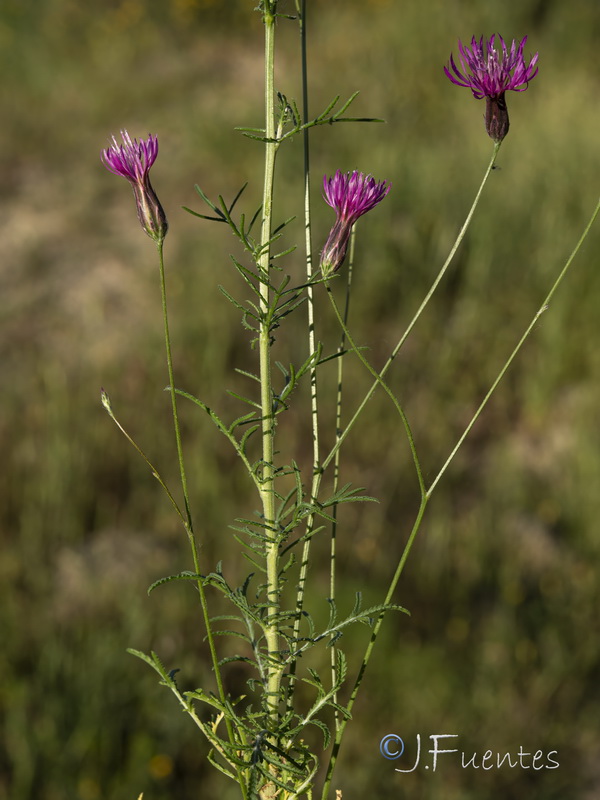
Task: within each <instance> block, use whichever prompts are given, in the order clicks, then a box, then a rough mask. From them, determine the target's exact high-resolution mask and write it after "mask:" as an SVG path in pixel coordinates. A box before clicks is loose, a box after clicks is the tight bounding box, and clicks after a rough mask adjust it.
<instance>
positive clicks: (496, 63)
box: [444, 34, 538, 142]
mask: <svg viewBox="0 0 600 800" xmlns="http://www.w3.org/2000/svg"><path fill="white" fill-rule="evenodd" d="M498 39H499V40H500V47H496V34H494V35H493V36H492V37H491V39H489V41H487V42H486V43H485V45H484V42H483V36H482V37H481V38H480V40H479V41H477V39H476V38H475V37H474V36H473V38H472V39H471V47H470V48H469V47H468V46H467V45H464V44H463V43H462V42H461V41H460V39H459V42H458V50H459V53H460V55H459V61H460V66H461V68H462V71H461V69H459V68H458V67H457V65H456V62H455V61H454V57H453V56H452V55H451V56H450V62H449V64H448V65H447V66H446V67H444V72H445V73H446V76H447V77H448V78H449V79H450V80H451V81H452V83H454V84H456V85H457V86H464V87H465V88H467V89H470V90H471V91H472V92H473V97H475V98H476V99H477V100H481V99H482V98H484V97H485V101H486V110H485V129H486V131H487V132H488V136H490V137H491V138H492V139H493V140H494V141H495V142H501V141H502V140H503V139H504V137H505V136H506V134H507V133H508V128H509V119H508V109H507V107H506V100H505V97H504V95H505V92H507V91H509V90H510V91H512V92H524V91H525V90H526V89H527V87H528V86H529V81H531V80H532V79H533V78H535V76H536V75H537V72H538V67H537V60H538V54H537V53H536V54H535V55H534V56H533V58H532V59H531V61H530V62H529V65H528V64H527V61H526V59H525V58H524V56H523V50H524V48H525V42H526V41H527V36H525V37H523V39H522V40H521V42H520V44H519V45H518V46H517V43H516V42H515V40H514V39H513V41H512V44H511V46H510V51H509V50H508V48H507V46H506V43H505V42H504V39H503V38H502V36H500V35H498Z"/></svg>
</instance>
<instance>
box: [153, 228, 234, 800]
mask: <svg viewBox="0 0 600 800" xmlns="http://www.w3.org/2000/svg"><path fill="white" fill-rule="evenodd" d="M157 248H158V263H159V273H160V294H161V303H162V312H163V325H164V335H165V350H166V355H167V371H168V374H169V393H170V396H171V410H172V413H173V427H174V429H175V442H176V445H177V460H178V462H179V474H180V477H181V488H182V491H183V499H184V505H185V515H186V519H185V530H186V533H187V536H188V541H189V543H190V549H191V551H192V559H193V562H194V571H195V573H196V575H199V574H200V558H199V556H198V545H197V544H196V537H195V535H194V524H193V520H192V514H191V510H190V501H189V494H188V488H187V477H186V473H185V464H184V460H183V446H182V443H181V429H180V426H179V414H178V412H177V392H176V389H175V379H174V374H173V356H172V354H171V335H170V332H169V314H168V310H167V285H166V278H165V261H164V247H163V242H162V241H160V242H159V243H158V244H157ZM196 586H197V588H198V594H199V596H200V606H201V608H202V617H203V620H204V627H205V628H206V638H207V641H208V647H209V650H210V659H211V662H212V666H213V671H214V673H215V681H216V683H217V691H218V694H219V699H220V700H221V702H222V703H224V702H225V697H226V695H225V689H224V687H223V680H222V677H221V669H220V667H219V658H218V655H217V649H216V646H215V640H214V636H213V632H212V627H211V623H210V614H209V611H208V603H207V601H206V593H205V591H204V585H203V583H202V580H201V579H200V578H198V581H197V583H196ZM225 725H226V729H227V736H228V738H229V742H230V744H232V745H233V744H234V743H235V735H234V731H233V726H232V724H231V722H230V720H228V719H225ZM237 774H238V779H239V782H240V786H241V787H242V792H243V793H244V796H245V790H244V788H243V785H244V784H243V773H242V771H241V769H240V768H239V767H238V768H237Z"/></svg>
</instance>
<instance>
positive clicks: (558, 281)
mask: <svg viewBox="0 0 600 800" xmlns="http://www.w3.org/2000/svg"><path fill="white" fill-rule="evenodd" d="M599 211H600V200H599V201H598V204H597V205H596V208H595V209H594V213H593V214H592V216H591V218H590V220H589V222H588V224H587V225H586V227H585V230H584V231H583V233H582V235H581V237H580V239H579V241H578V242H577V244H576V245H575V247H574V248H573V252H572V253H571V255H570V256H569V258H568V259H567V262H566V264H565V265H564V267H563V268H562V270H561V272H560V274H559V276H558V278H557V279H556V280H555V281H554V284H553V286H552V288H551V289H550V291H549V292H548V294H547V296H546V299H545V300H544V302H543V303H542V305H541V306H540V307H539V309H538V310H537V311H536V313H535V316H534V317H533V319H532V320H531V322H530V323H529V325H528V326H527V328H526V330H525V333H524V334H523V335H522V336H521V338H520V339H519V341H518V343H517V345H516V347H515V349H514V350H513V351H512V353H511V354H510V356H509V357H508V359H507V361H506V363H505V364H504V366H503V367H502V369H501V370H500V372H499V373H498V375H497V377H496V379H495V381H494V382H493V383H492V385H491V387H490V389H489V391H488V393H487V394H486V396H485V397H484V398H483V400H482V401H481V404H480V406H479V408H478V409H477V411H476V412H475V414H474V415H473V417H472V419H471V421H470V422H469V424H468V425H467V427H466V428H465V430H464V431H463V433H462V435H461V437H460V439H459V440H458V442H457V443H456V445H455V446H454V448H453V449H452V452H451V453H450V455H449V456H448V458H447V459H446V461H445V462H444V465H443V467H442V468H441V469H440V471H439V472H438V474H437V475H436V477H435V478H434V480H433V481H432V483H431V486H430V487H429V489H428V490H427V496H428V497H431V494H432V493H433V491H434V489H435V487H436V486H437V485H438V483H439V482H440V480H441V478H442V476H443V474H444V473H445V472H446V470H447V469H448V467H449V466H450V463H451V462H452V460H453V459H454V456H455V455H456V454H457V453H458V451H459V450H460V447H461V445H462V443H463V442H464V440H465V439H466V438H467V436H468V435H469V433H470V431H471V428H472V427H473V425H475V423H476V422H477V420H478V419H479V417H480V415H481V412H482V411H483V409H484V408H485V407H486V405H487V404H488V401H489V399H490V398H491V396H492V395H493V393H494V392H495V390H496V387H497V386H498V384H499V383H500V381H501V380H502V378H503V377H504V375H505V374H506V372H507V370H508V368H509V367H510V365H511V364H512V362H513V361H514V360H515V358H516V356H517V354H518V352H519V351H520V349H521V347H523V345H524V344H525V341H526V340H527V338H528V337H529V334H530V333H531V332H532V330H533V329H534V327H535V324H536V322H537V321H538V319H539V318H540V317H541V316H542V314H543V313H544V312H545V311H547V310H548V307H549V305H550V301H551V300H552V297H553V296H554V293H555V292H556V290H557V289H558V287H559V286H560V284H561V283H562V280H563V278H564V277H565V275H566V274H567V272H568V270H569V268H570V267H571V264H572V263H573V260H574V258H575V256H576V255H577V253H578V252H579V249H580V248H581V245H582V244H583V242H584V240H585V238H586V237H587V235H588V233H589V232H590V229H591V227H592V225H593V224H594V220H595V219H596V217H597V216H598V212H599Z"/></svg>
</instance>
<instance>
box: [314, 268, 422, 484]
mask: <svg viewBox="0 0 600 800" xmlns="http://www.w3.org/2000/svg"><path fill="white" fill-rule="evenodd" d="M325 288H326V289H327V295H328V297H329V300H330V301H331V305H332V307H333V310H334V312H335V315H336V317H337V320H338V322H339V324H340V327H341V328H342V330H343V332H344V335H345V337H346V338H347V339H348V342H349V344H350V347H351V348H352V350H353V351H354V352H355V353H356V355H357V356H358V358H359V359H360V361H361V362H362V363H363V364H364V366H365V367H366V368H367V369H368V370H369V372H370V373H371V375H373V377H374V378H375V381H376V384H375V385H377V384H379V385H380V386H381V387H382V389H383V390H384V391H385V393H386V394H387V395H388V397H389V398H390V400H391V401H392V403H393V404H394V408H395V409H396V411H397V412H398V414H399V415H400V419H401V420H402V424H403V425H404V430H405V432H406V437H407V439H408V444H409V447H410V452H411V455H412V459H413V463H414V465H415V471H416V473H417V480H418V481H419V489H420V492H421V497H423V496H424V495H425V481H424V478H423V471H422V469H421V464H420V462H419V457H418V455H417V448H416V445H415V441H414V438H413V435H412V431H411V429H410V425H409V423H408V419H407V417H406V414H405V413H404V409H403V408H402V406H401V405H400V402H399V401H398V398H397V397H396V395H395V394H394V393H393V392H392V390H391V389H390V387H389V386H388V385H387V383H386V382H385V381H384V380H383V377H382V373H381V372H377V370H376V369H375V368H374V367H373V366H371V364H370V363H369V362H368V361H367V359H366V358H365V357H364V355H363V354H362V351H361V349H360V348H359V347H358V346H357V345H356V342H355V341H354V337H353V336H352V334H351V333H350V331H349V330H348V326H347V325H346V324H345V322H344V319H343V317H342V314H341V312H340V310H339V308H338V305H337V303H336V301H335V297H334V296H333V292H332V291H331V287H330V285H329V283H327V282H326V283H325ZM340 438H341V434H340ZM338 450H339V448H338ZM332 452H333V450H332Z"/></svg>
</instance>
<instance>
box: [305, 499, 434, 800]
mask: <svg viewBox="0 0 600 800" xmlns="http://www.w3.org/2000/svg"><path fill="white" fill-rule="evenodd" d="M427 502H428V498H427V497H426V496H424V497H422V498H421V505H420V506H419V511H418V513H417V517H416V519H415V522H414V524H413V527H412V531H411V532H410V536H409V537H408V541H407V543H406V546H405V548H404V552H403V553H402V557H401V558H400V561H399V562H398V566H397V567H396V572H395V573H394V577H393V578H392V580H391V582H390V585H389V587H388V590H387V594H386V596H385V600H384V603H385V604H386V605H387V604H389V603H391V601H392V597H393V596H394V592H395V591H396V587H397V585H398V581H399V580H400V576H401V575H402V571H403V570H404V565H405V564H406V560H407V558H408V555H409V553H410V550H411V548H412V545H413V542H414V540H415V537H416V535H417V533H418V531H419V528H420V527H421V522H422V521H423V515H424V514H425V509H426V507H427ZM384 617H385V613H382V614H380V615H379V617H378V618H377V622H376V623H375V625H374V627H373V632H372V633H371V638H370V640H369V644H368V645H367V649H366V651H365V655H364V657H363V660H362V663H361V665H360V669H359V671H358V675H357V677H356V681H355V682H354V687H353V688H352V693H351V695H350V699H349V701H348V704H347V705H346V708H347V710H348V712H349V714H351V713H352V709H353V707H354V703H355V702H356V698H357V696H358V691H359V689H360V685H361V683H362V680H363V678H364V675H365V672H366V669H367V666H368V663H369V661H370V659H371V654H372V653H373V648H374V647H375V642H376V641H377V637H378V636H379V631H380V630H381V626H382V624H383V618H384ZM347 724H348V718H346V717H344V718H343V719H342V720H341V722H340V725H339V727H338V729H337V730H336V733H335V738H334V740H333V748H332V751H331V756H330V757H329V763H328V765H327V773H326V775H325V783H324V784H323V792H322V794H321V798H322V800H327V795H328V793H329V787H330V786H331V780H332V778H333V771H334V769H335V765H336V763H337V759H338V756H339V752H340V747H341V744H342V738H343V736H344V731H345V730H346V725H347Z"/></svg>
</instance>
